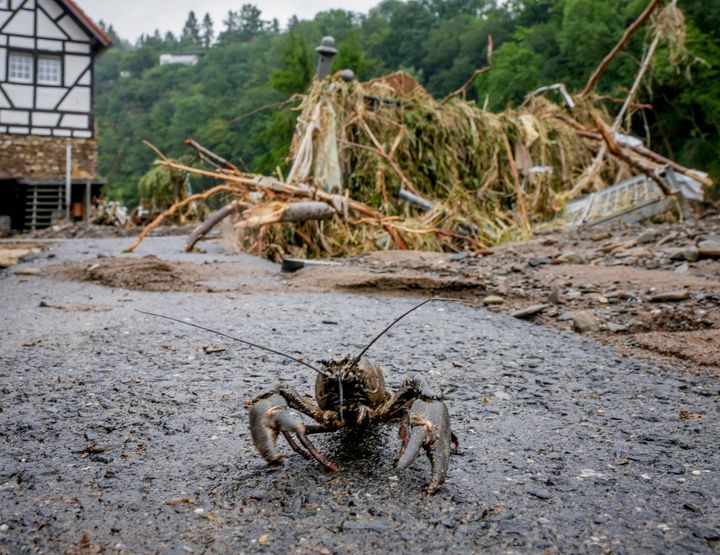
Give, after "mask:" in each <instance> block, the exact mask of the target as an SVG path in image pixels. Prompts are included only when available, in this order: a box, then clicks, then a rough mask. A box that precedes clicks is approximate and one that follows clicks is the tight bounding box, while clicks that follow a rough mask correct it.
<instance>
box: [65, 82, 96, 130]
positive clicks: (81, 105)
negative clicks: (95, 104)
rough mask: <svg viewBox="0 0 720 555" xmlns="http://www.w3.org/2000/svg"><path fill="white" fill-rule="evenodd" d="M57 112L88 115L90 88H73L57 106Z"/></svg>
mask: <svg viewBox="0 0 720 555" xmlns="http://www.w3.org/2000/svg"><path fill="white" fill-rule="evenodd" d="M58 110H61V111H63V112H84V113H90V87H73V88H72V90H71V91H70V93H69V94H68V95H67V96H66V97H65V100H63V101H62V102H61V103H60V105H59V106H58ZM85 127H87V124H86V125H85Z"/></svg>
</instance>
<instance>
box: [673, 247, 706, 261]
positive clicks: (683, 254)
mask: <svg viewBox="0 0 720 555" xmlns="http://www.w3.org/2000/svg"><path fill="white" fill-rule="evenodd" d="M699 257H700V251H699V250H698V249H697V248H695V247H688V248H684V249H676V250H674V251H672V252H671V254H670V260H687V261H688V262H697V259H698V258H699Z"/></svg>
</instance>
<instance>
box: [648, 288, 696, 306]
mask: <svg viewBox="0 0 720 555" xmlns="http://www.w3.org/2000/svg"><path fill="white" fill-rule="evenodd" d="M689 298H690V292H689V291H687V290H682V291H665V292H662V293H655V294H654V295H651V296H650V299H649V300H650V302H651V303H666V302H677V301H685V300H687V299H689Z"/></svg>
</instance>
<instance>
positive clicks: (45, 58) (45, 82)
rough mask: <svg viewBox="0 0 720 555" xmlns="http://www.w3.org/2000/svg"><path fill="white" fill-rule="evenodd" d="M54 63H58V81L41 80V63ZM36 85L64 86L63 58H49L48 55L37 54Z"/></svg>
mask: <svg viewBox="0 0 720 555" xmlns="http://www.w3.org/2000/svg"><path fill="white" fill-rule="evenodd" d="M42 61H52V62H57V64H58V65H57V80H49V79H41V77H40V62H42ZM35 83H37V84H38V85H46V86H47V85H50V86H56V87H59V86H62V84H63V59H62V57H61V56H48V55H47V54H37V55H36V56H35Z"/></svg>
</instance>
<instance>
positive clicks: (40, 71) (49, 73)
mask: <svg viewBox="0 0 720 555" xmlns="http://www.w3.org/2000/svg"><path fill="white" fill-rule="evenodd" d="M60 68H61V63H60V58H53V57H49V56H40V57H39V58H38V62H37V82H38V83H40V84H41V85H60Z"/></svg>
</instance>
